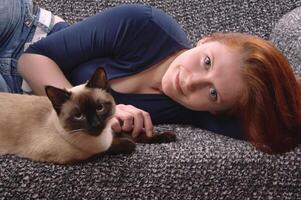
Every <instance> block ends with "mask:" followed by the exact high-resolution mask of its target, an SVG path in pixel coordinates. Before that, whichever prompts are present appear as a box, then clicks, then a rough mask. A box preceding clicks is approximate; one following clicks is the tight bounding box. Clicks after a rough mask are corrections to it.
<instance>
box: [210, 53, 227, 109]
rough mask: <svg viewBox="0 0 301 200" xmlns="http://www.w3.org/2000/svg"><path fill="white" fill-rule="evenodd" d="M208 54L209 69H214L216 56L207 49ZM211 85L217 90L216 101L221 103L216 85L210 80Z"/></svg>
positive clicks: (221, 99)
mask: <svg viewBox="0 0 301 200" xmlns="http://www.w3.org/2000/svg"><path fill="white" fill-rule="evenodd" d="M208 55H209V57H210V60H211V70H214V69H215V66H214V63H215V59H216V56H215V55H214V51H212V50H209V51H208ZM212 86H213V87H214V89H215V90H216V92H217V103H219V104H221V103H222V102H223V98H222V96H221V95H220V92H219V91H220V90H219V89H218V88H217V87H216V85H215V84H214V83H213V82H212Z"/></svg>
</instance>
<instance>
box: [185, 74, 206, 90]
mask: <svg viewBox="0 0 301 200" xmlns="http://www.w3.org/2000/svg"><path fill="white" fill-rule="evenodd" d="M207 83H208V80H207V78H206V77H204V76H201V75H200V74H194V75H191V76H190V77H189V78H188V79H187V89H188V90H189V91H195V90H197V89H200V88H202V87H204V86H205V85H207Z"/></svg>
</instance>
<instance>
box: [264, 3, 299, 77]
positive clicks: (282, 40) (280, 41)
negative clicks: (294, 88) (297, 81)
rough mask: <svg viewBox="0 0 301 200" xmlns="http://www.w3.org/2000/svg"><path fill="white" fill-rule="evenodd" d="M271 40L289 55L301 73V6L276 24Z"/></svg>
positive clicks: (296, 70) (294, 66)
mask: <svg viewBox="0 0 301 200" xmlns="http://www.w3.org/2000/svg"><path fill="white" fill-rule="evenodd" d="M270 40H271V41H272V42H273V43H274V44H275V45H276V46H277V47H278V48H279V49H280V50H281V51H282V52H283V53H284V54H285V55H286V56H287V58H288V60H289V62H290V63H291V65H292V66H293V68H294V71H295V72H296V73H299V74H301V56H300V55H301V7H298V8H295V9H294V10H292V11H290V12H288V13H287V14H285V15H284V16H283V17H282V18H281V19H280V20H279V22H278V23H277V24H276V25H275V27H274V29H273V30H272V33H271V35H270Z"/></svg>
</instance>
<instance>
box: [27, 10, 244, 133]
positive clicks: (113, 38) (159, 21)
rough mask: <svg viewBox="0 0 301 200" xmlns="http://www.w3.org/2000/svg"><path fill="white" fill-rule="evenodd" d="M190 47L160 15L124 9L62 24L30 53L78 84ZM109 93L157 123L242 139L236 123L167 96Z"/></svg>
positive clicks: (127, 71)
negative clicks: (97, 73) (194, 127)
mask: <svg viewBox="0 0 301 200" xmlns="http://www.w3.org/2000/svg"><path fill="white" fill-rule="evenodd" d="M189 48H192V46H191V42H190V41H189V40H188V39H187V36H186V34H185V32H184V31H183V29H182V28H181V26H180V25H179V24H178V23H177V22H176V21H175V20H174V19H173V18H172V17H171V16H169V15H167V14H166V13H164V12H163V11H162V10H160V9H156V8H154V7H151V6H146V5H123V6H118V7H113V8H109V9H106V10H104V11H102V12H100V13H98V14H96V15H94V16H91V17H88V18H87V19H85V20H83V21H81V22H79V23H77V24H74V25H71V26H69V25H68V24H67V23H64V22H62V23H58V24H57V25H55V27H54V28H53V30H52V32H51V33H50V34H49V35H48V36H47V37H46V38H44V39H42V40H40V41H38V42H36V43H35V44H33V45H31V46H30V47H29V48H28V49H27V51H26V53H35V54H41V55H45V56H47V57H49V58H51V59H52V60H53V61H54V62H56V64H57V65H58V66H59V67H60V68H61V70H62V71H63V73H64V74H65V75H66V77H67V78H68V80H69V81H70V82H71V83H72V84H73V85H78V84H81V83H84V82H85V81H86V80H88V79H89V78H90V76H91V75H92V74H93V72H94V71H95V69H96V68H98V67H100V66H103V67H104V68H105V70H106V73H107V77H108V79H109V80H111V79H114V78H119V77H124V76H129V75H133V74H135V73H138V72H141V71H143V70H145V69H147V68H149V67H151V66H153V65H154V64H157V63H158V62H160V61H162V60H163V59H165V58H167V57H168V56H170V55H172V54H173V53H175V52H178V51H180V50H182V49H189ZM111 93H112V95H113V96H114V98H115V101H116V103H122V104H131V105H133V106H135V107H137V108H140V109H143V110H145V111H147V112H149V113H150V115H151V118H152V121H153V123H154V124H160V123H161V124H162V123H181V124H192V125H197V126H199V127H201V128H204V129H208V130H211V131H214V132H217V133H221V134H224V135H228V136H231V137H234V138H241V137H242V133H241V130H240V128H239V123H238V121H237V120H235V119H232V118H229V117H223V116H213V115H211V114H209V113H208V112H197V111H192V110H189V109H187V108H185V107H183V106H181V105H180V104H178V103H176V102H174V101H173V100H172V99H170V98H169V97H167V96H164V95H161V94H124V93H118V92H116V91H113V90H112V91H111Z"/></svg>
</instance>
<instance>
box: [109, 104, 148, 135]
mask: <svg viewBox="0 0 301 200" xmlns="http://www.w3.org/2000/svg"><path fill="white" fill-rule="evenodd" d="M115 118H116V120H117V121H118V122H119V126H117V124H116V123H117V122H116V121H115V122H114V128H115V129H116V130H119V129H120V128H121V130H120V131H126V132H132V136H133V137H137V136H138V135H139V134H140V133H141V132H142V131H145V133H146V135H147V136H149V137H150V136H152V134H153V124H152V121H151V117H150V115H149V113H147V112H145V111H143V110H141V109H138V108H136V107H134V106H132V105H123V104H118V105H117V106H116V112H115ZM115 129H114V131H116V130H115Z"/></svg>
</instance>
